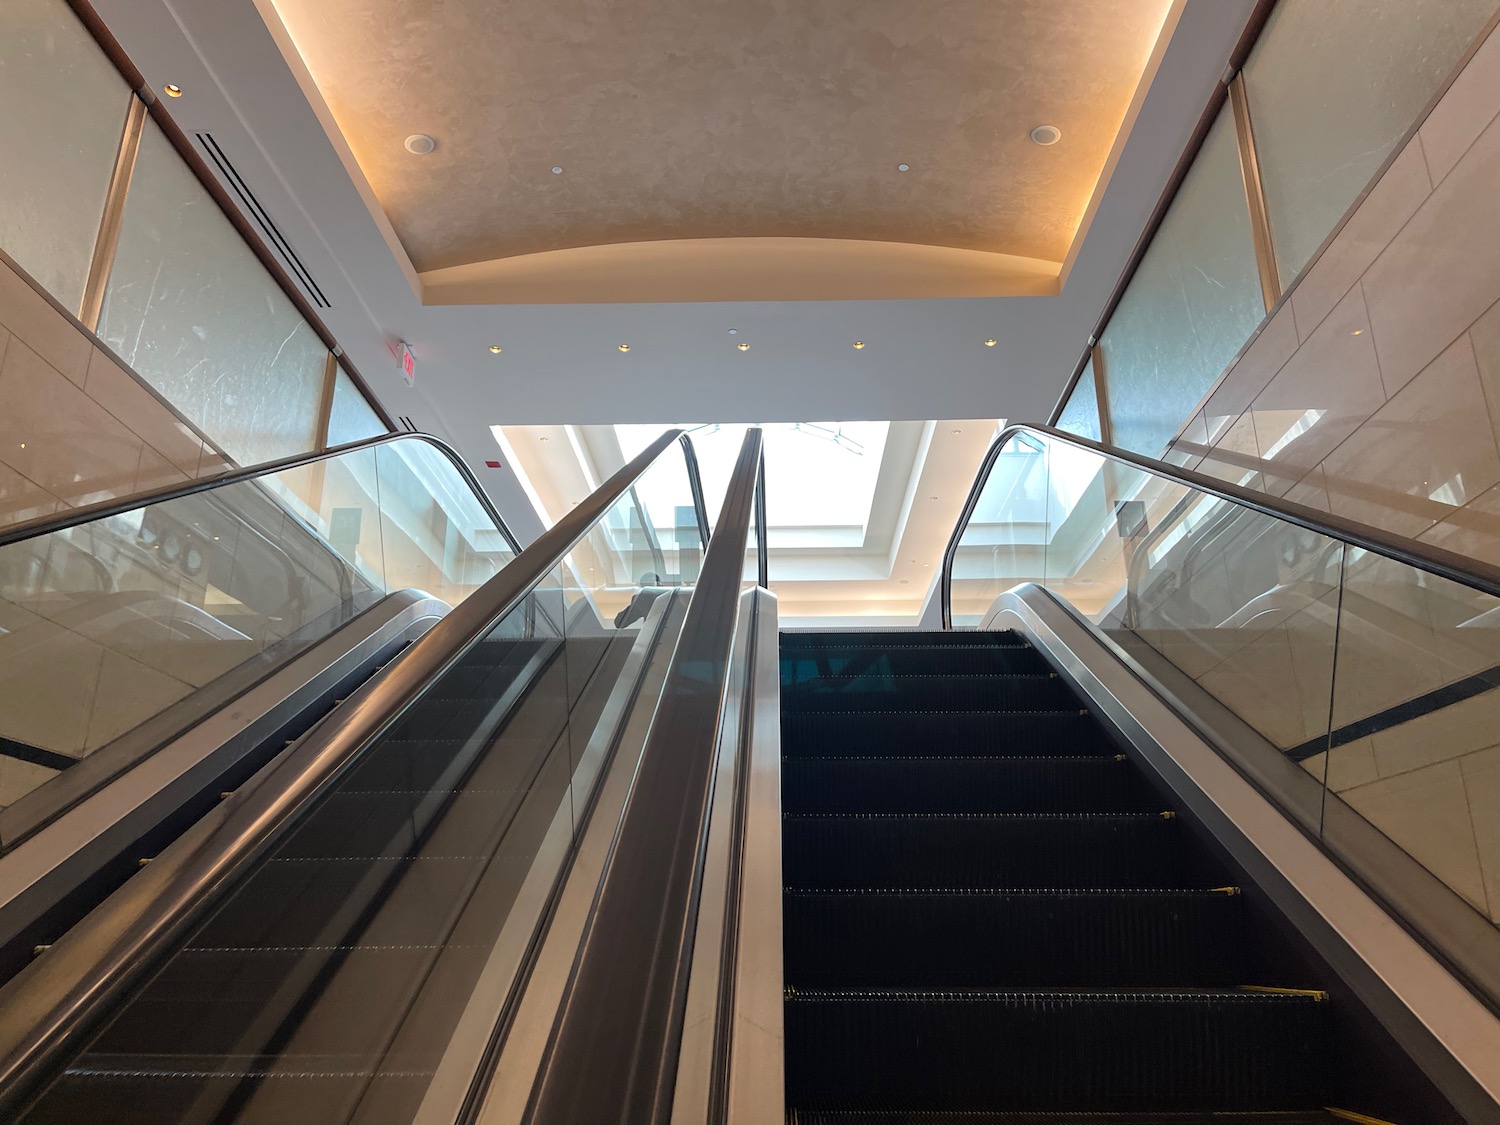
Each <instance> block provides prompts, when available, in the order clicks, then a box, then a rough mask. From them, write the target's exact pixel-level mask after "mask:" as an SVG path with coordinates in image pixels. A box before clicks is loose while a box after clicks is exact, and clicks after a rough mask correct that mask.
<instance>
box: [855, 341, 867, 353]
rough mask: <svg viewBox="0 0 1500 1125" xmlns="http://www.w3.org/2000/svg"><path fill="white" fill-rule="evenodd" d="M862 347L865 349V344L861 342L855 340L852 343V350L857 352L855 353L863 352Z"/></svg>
mask: <svg viewBox="0 0 1500 1125" xmlns="http://www.w3.org/2000/svg"><path fill="white" fill-rule="evenodd" d="M864 347H865V342H864V341H863V340H855V341H854V350H855V351H857V352H858V351H863V350H864Z"/></svg>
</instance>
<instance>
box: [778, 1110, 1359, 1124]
mask: <svg viewBox="0 0 1500 1125" xmlns="http://www.w3.org/2000/svg"><path fill="white" fill-rule="evenodd" d="M788 1120H789V1121H791V1122H793V1123H794V1125H1340V1122H1345V1123H1347V1118H1340V1117H1335V1116H1334V1115H1333V1114H1331V1113H1325V1112H1323V1111H1321V1110H1316V1111H1309V1112H1299V1111H1296V1110H1293V1111H1290V1112H1284V1113H1283V1112H1271V1113H1052V1112H1042V1113H986V1112H982V1111H981V1112H975V1111H959V1112H957V1113H942V1112H937V1113H920V1112H918V1113H913V1112H909V1111H907V1110H891V1111H882V1110H868V1111H864V1110H852V1111H846V1110H825V1111H816V1110H815V1111H812V1112H807V1111H801V1110H799V1111H797V1112H796V1113H795V1114H793V1115H792V1116H791V1117H790V1118H789V1119H788Z"/></svg>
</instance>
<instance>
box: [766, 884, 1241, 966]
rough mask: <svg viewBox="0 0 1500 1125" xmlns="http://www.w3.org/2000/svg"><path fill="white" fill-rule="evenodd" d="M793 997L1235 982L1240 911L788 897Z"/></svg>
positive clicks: (930, 897)
mask: <svg viewBox="0 0 1500 1125" xmlns="http://www.w3.org/2000/svg"><path fill="white" fill-rule="evenodd" d="M783 908H784V911H785V914H784V919H783V933H784V934H785V950H786V954H785V956H786V962H785V964H786V981H787V983H788V984H789V985H791V986H792V987H794V988H798V989H822V990H829V989H871V988H874V989H881V988H887V989H888V988H907V989H946V988H966V987H968V988H1017V987H1046V988H1104V987H1114V988H1174V987H1187V986H1198V987H1215V986H1217V987H1232V986H1235V985H1239V984H1242V983H1244V981H1245V979H1246V975H1245V974H1246V968H1247V961H1246V957H1245V950H1244V945H1243V941H1242V935H1243V932H1244V931H1243V926H1244V914H1243V900H1242V899H1241V898H1240V897H1239V896H1237V895H1228V894H1223V893H1215V892H1213V891H1197V890H1195V891H1182V890H1164V891H1108V890H1099V891H1057V890H1037V891H1030V892H1027V891H976V892H970V893H967V894H964V893H952V892H943V891H926V892H923V891H790V892H788V893H787V894H786V895H785V898H784V902H783Z"/></svg>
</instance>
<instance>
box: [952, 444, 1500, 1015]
mask: <svg viewBox="0 0 1500 1125" xmlns="http://www.w3.org/2000/svg"><path fill="white" fill-rule="evenodd" d="M1027 582H1031V583H1036V584H1038V585H1040V586H1042V587H1044V588H1045V589H1047V590H1048V591H1050V592H1051V593H1052V594H1054V595H1055V596H1057V597H1058V598H1060V599H1061V600H1063V601H1064V602H1065V603H1066V604H1068V605H1069V606H1071V607H1072V608H1073V609H1074V611H1075V612H1077V613H1078V614H1079V615H1080V616H1083V617H1086V618H1087V619H1088V620H1089V621H1091V622H1092V623H1093V624H1094V626H1095V627H1096V628H1097V629H1098V630H1100V631H1101V632H1102V633H1103V635H1104V636H1105V638H1107V639H1108V640H1110V641H1112V642H1114V643H1115V644H1116V645H1117V646H1118V648H1119V649H1120V650H1123V651H1124V652H1125V653H1127V654H1129V655H1130V656H1131V657H1133V658H1134V659H1135V660H1136V661H1137V662H1138V663H1139V664H1140V665H1141V666H1142V667H1144V668H1146V669H1147V670H1148V671H1150V673H1151V674H1152V675H1154V676H1155V677H1157V679H1158V680H1159V681H1160V682H1161V683H1163V684H1164V685H1165V686H1166V687H1167V688H1168V689H1169V690H1170V691H1171V693H1172V694H1173V695H1174V697H1175V698H1177V699H1179V700H1183V701H1187V705H1189V706H1190V707H1191V708H1192V711H1193V714H1194V716H1195V719H1196V721H1197V723H1198V725H1199V726H1200V729H1201V728H1202V727H1204V726H1205V725H1208V726H1213V724H1214V723H1215V722H1217V724H1218V726H1219V727H1220V728H1223V729H1219V730H1216V731H1211V732H1210V733H1216V734H1218V735H1219V736H1220V743H1221V745H1222V744H1226V743H1228V742H1234V741H1235V740H1238V741H1239V742H1240V743H1243V742H1244V741H1245V733H1246V732H1247V731H1248V732H1249V737H1250V738H1252V739H1255V740H1258V741H1259V742H1260V743H1261V744H1264V745H1267V746H1268V747H1269V748H1274V752H1275V753H1277V754H1279V755H1280V756H1281V757H1283V758H1284V759H1285V760H1286V761H1290V762H1295V763H1296V764H1297V766H1298V767H1299V768H1298V769H1296V770H1281V771H1280V772H1279V773H1278V774H1277V776H1280V777H1282V778H1285V779H1287V780H1286V781H1285V782H1284V783H1282V784H1280V786H1279V788H1280V791H1279V792H1275V793H1271V794H1270V795H1271V796H1272V797H1273V799H1275V800H1277V802H1278V803H1279V804H1280V805H1281V806H1282V807H1283V808H1284V809H1286V810H1287V811H1288V813H1289V814H1290V815H1292V816H1293V818H1294V819H1295V820H1297V821H1298V822H1299V823H1300V824H1301V825H1302V826H1303V827H1304V829H1306V830H1307V831H1308V832H1310V833H1311V834H1313V835H1314V836H1315V837H1316V838H1318V839H1319V840H1320V841H1322V842H1323V843H1324V844H1325V846H1326V847H1328V849H1329V851H1330V852H1331V853H1332V854H1334V855H1335V856H1336V857H1340V858H1343V859H1345V860H1346V862H1351V863H1352V862H1353V861H1350V860H1349V858H1348V857H1349V855H1350V854H1351V849H1352V848H1353V847H1355V845H1354V843H1353V840H1354V838H1355V837H1356V836H1358V835H1359V834H1360V833H1361V832H1363V833H1365V834H1366V835H1368V831H1369V829H1370V828H1371V827H1373V828H1374V829H1377V830H1378V831H1379V833H1381V834H1383V836H1384V837H1385V838H1386V839H1388V840H1389V841H1390V842H1391V843H1392V844H1394V845H1395V846H1396V847H1397V848H1399V849H1400V850H1401V851H1402V852H1404V853H1405V854H1406V856H1408V857H1410V859H1411V860H1414V861H1415V863H1416V864H1419V865H1420V866H1421V868H1424V869H1425V870H1426V872H1428V873H1430V875H1431V876H1432V877H1433V878H1434V879H1435V880H1438V881H1439V882H1440V884H1441V887H1444V888H1446V892H1445V893H1446V894H1447V897H1448V898H1449V899H1451V901H1452V904H1453V907H1454V909H1455V910H1456V911H1458V912H1459V913H1463V912H1471V913H1472V914H1473V915H1477V918H1476V919H1475V921H1476V922H1478V921H1479V920H1481V919H1482V921H1483V926H1482V927H1479V928H1478V930H1477V931H1476V927H1475V926H1469V925H1467V924H1466V923H1463V924H1461V925H1460V929H1463V930H1464V931H1465V932H1468V933H1471V934H1472V933H1474V932H1480V933H1481V934H1486V933H1487V934H1489V935H1490V936H1491V937H1493V936H1494V933H1495V931H1494V927H1495V926H1496V925H1497V924H1500V829H1497V825H1500V691H1496V690H1495V689H1496V688H1497V687H1500V569H1497V568H1496V567H1494V566H1491V565H1489V564H1487V563H1485V562H1482V561H1479V560H1472V559H1465V558H1463V557H1461V556H1457V555H1454V554H1452V553H1451V552H1447V551H1443V550H1440V549H1438V548H1435V547H1430V546H1428V545H1425V544H1420V543H1411V542H1409V541H1405V540H1402V539H1399V538H1397V537H1395V536H1391V535H1387V534H1386V533H1383V532H1381V531H1378V530H1375V529H1372V528H1367V527H1363V526H1361V525H1358V524H1354V523H1352V522H1350V521H1347V520H1343V519H1340V518H1338V517H1336V516H1331V515H1328V514H1327V513H1322V512H1317V511H1313V510H1311V509H1308V508H1304V507H1301V506H1299V505H1296V504H1292V503H1290V502H1287V501H1284V500H1281V499H1279V498H1277V497H1274V496H1269V495H1267V494H1265V493H1260V492H1253V491H1251V490H1249V489H1247V488H1243V487H1241V486H1239V485H1237V484H1234V483H1226V482H1223V481H1217V480H1214V479H1211V478H1208V477H1202V476H1200V475H1199V474H1196V473H1192V472H1189V471H1186V470H1182V469H1177V468H1173V467H1171V466H1168V465H1163V464H1159V463H1156V462H1152V461H1149V460H1147V459H1144V458H1139V457H1136V456H1134V455H1131V454H1125V453H1121V452H1119V451H1115V450H1111V449H1108V448H1106V447H1104V446H1101V445H1098V444H1096V443H1094V442H1090V441H1087V440H1085V439H1081V438H1077V437H1075V436H1074V435H1071V434H1066V433H1063V432H1061V431H1058V430H1054V429H1052V428H1050V427H1045V426H1012V427H1010V428H1009V429H1007V430H1006V431H1004V432H1003V433H1002V434H1001V435H1000V436H999V438H997V440H996V442H995V443H994V445H993V446H992V448H991V450H990V453H989V455H988V456H987V457H986V459H985V461H984V464H983V467H982V469H981V471H980V474H979V477H978V479H977V480H976V482H975V485H974V489H973V491H972V492H971V494H970V496H969V499H968V503H967V504H966V506H965V509H964V512H963V515H962V517H961V519H960V521H959V524H958V526H957V528H956V529H955V531H954V534H953V537H952V539H951V540H950V542H949V545H948V550H947V553H946V555H945V557H944V563H943V573H942V577H941V588H940V594H941V597H942V600H943V611H944V623H945V625H946V626H948V627H958V628H964V627H975V626H977V625H979V624H980V623H981V622H982V620H983V618H984V617H985V615H986V613H987V611H988V609H989V607H990V605H991V603H992V602H993V601H994V600H995V598H996V597H997V596H998V595H1000V594H1001V593H1003V592H1004V591H1006V590H1008V589H1010V588H1012V587H1014V586H1016V585H1018V584H1021V583H1027ZM1215 714H1218V715H1221V716H1226V717H1225V718H1224V719H1222V720H1213V719H1210V718H1206V716H1212V715H1215ZM1230 726H1233V727H1234V728H1235V729H1234V731H1233V732H1230V731H1229V730H1228V728H1229V727H1230ZM1272 752H1273V751H1272V750H1270V749H1268V750H1267V753H1272ZM1387 866H1389V865H1387ZM1362 874H1363V875H1364V876H1365V878H1366V881H1367V882H1371V881H1372V879H1373V880H1375V881H1378V880H1379V878H1380V875H1379V873H1378V872H1376V873H1374V874H1373V875H1372V873H1371V872H1370V871H1368V870H1364V871H1362ZM1391 877H1392V879H1393V880H1394V879H1395V876H1394V875H1392V876H1391ZM1375 889H1376V890H1377V891H1379V890H1380V888H1379V887H1378V886H1377V887H1376V888H1375ZM1435 889H1441V888H1435ZM1383 897H1385V898H1386V901H1387V903H1388V904H1391V903H1392V902H1393V900H1394V899H1397V898H1401V897H1403V896H1402V895H1400V894H1398V893H1396V892H1395V891H1392V892H1391V893H1389V894H1385V895H1383ZM1408 897H1409V896H1408ZM1410 901H1415V899H1410ZM1397 909H1398V912H1399V907H1397ZM1408 921H1409V922H1410V923H1411V924H1412V925H1413V926H1414V927H1415V928H1417V929H1418V930H1419V931H1421V932H1424V933H1426V934H1427V935H1428V936H1429V938H1430V940H1431V942H1432V944H1433V945H1434V946H1435V947H1439V952H1443V953H1446V955H1447V956H1448V957H1449V959H1450V960H1451V961H1452V962H1454V963H1455V964H1458V965H1459V966H1460V968H1461V970H1462V971H1464V972H1465V974H1466V975H1467V976H1469V977H1470V979H1471V983H1474V984H1476V985H1477V986H1478V987H1479V988H1480V990H1481V991H1483V992H1486V993H1491V994H1492V997H1491V998H1492V1000H1493V999H1495V998H1496V997H1497V996H1500V993H1495V992H1494V989H1495V984H1496V981H1497V979H1500V978H1497V976H1496V974H1494V973H1486V972H1485V971H1484V970H1483V968H1482V966H1479V967H1474V964H1473V962H1472V959H1471V958H1469V957H1468V954H1466V952H1465V951H1463V950H1454V949H1447V950H1444V949H1442V948H1441V946H1442V944H1443V941H1442V938H1441V937H1439V936H1435V935H1436V934H1437V933H1438V932H1442V933H1451V932H1452V931H1453V927H1452V926H1451V925H1447V924H1438V923H1436V922H1435V920H1434V919H1433V918H1428V919H1425V920H1424V919H1423V918H1408ZM1460 921H1462V920H1460ZM1491 948H1492V949H1493V948H1500V947H1494V946H1492V947H1491ZM1473 952H1474V951H1473V950H1469V951H1468V953H1470V954H1471V953H1473Z"/></svg>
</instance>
